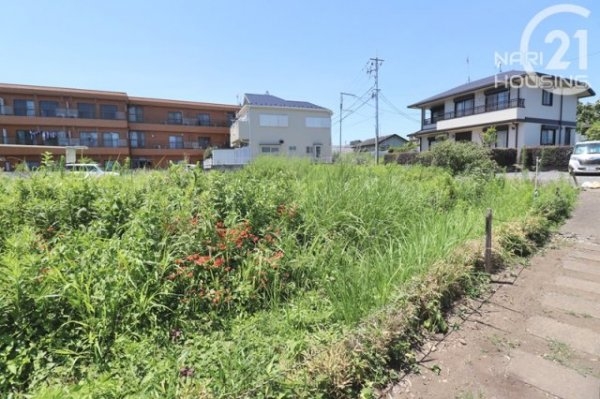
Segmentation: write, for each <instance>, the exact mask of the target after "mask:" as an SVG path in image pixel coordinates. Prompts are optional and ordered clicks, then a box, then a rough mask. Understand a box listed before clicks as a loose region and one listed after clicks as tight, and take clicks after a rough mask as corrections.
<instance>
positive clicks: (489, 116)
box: [422, 98, 525, 130]
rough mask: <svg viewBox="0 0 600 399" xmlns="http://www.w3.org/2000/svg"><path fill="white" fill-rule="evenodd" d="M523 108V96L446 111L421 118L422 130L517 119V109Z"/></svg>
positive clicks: (445, 128)
mask: <svg viewBox="0 0 600 399" xmlns="http://www.w3.org/2000/svg"><path fill="white" fill-rule="evenodd" d="M524 108H525V99H524V98H513V99H512V100H510V101H505V102H500V103H495V104H487V105H481V106H478V107H474V108H469V109H465V110H460V111H452V112H446V113H445V114H442V115H434V116H433V117H431V118H427V119H423V123H422V130H447V129H456V128H460V127H461V126H475V125H486V124H494V123H496V122H498V121H505V120H512V119H517V118H518V116H519V112H518V111H519V109H524Z"/></svg>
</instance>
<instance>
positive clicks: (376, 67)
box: [367, 57, 384, 165]
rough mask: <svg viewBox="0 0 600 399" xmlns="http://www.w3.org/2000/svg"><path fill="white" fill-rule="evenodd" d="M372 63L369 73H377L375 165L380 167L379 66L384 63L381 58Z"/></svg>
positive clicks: (373, 59) (374, 94)
mask: <svg viewBox="0 0 600 399" xmlns="http://www.w3.org/2000/svg"><path fill="white" fill-rule="evenodd" d="M369 60H370V61H371V63H370V64H369V69H368V70H367V73H368V74H369V75H370V74H371V73H375V91H374V93H373V97H375V163H376V164H377V165H379V66H380V65H381V64H382V63H383V61H384V60H382V59H381V58H379V57H375V58H370V59H369Z"/></svg>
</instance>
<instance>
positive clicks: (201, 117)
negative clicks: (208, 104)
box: [198, 114, 210, 126]
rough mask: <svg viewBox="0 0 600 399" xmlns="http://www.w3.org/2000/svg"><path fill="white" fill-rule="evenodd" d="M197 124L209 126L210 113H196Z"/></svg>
mask: <svg viewBox="0 0 600 399" xmlns="http://www.w3.org/2000/svg"><path fill="white" fill-rule="evenodd" d="M198 125H200V126H210V114H198Z"/></svg>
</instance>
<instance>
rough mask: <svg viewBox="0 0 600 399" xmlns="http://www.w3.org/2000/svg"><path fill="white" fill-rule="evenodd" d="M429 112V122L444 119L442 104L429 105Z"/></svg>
mask: <svg viewBox="0 0 600 399" xmlns="http://www.w3.org/2000/svg"><path fill="white" fill-rule="evenodd" d="M429 112H430V113H431V123H437V121H441V120H444V106H443V105H438V106H435V107H431V110H430V111H429Z"/></svg>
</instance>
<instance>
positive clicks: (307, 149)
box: [306, 146, 313, 155]
mask: <svg viewBox="0 0 600 399" xmlns="http://www.w3.org/2000/svg"><path fill="white" fill-rule="evenodd" d="M306 153H307V154H309V155H312V153H313V148H312V146H310V147H306Z"/></svg>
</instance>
